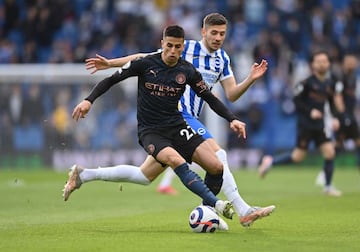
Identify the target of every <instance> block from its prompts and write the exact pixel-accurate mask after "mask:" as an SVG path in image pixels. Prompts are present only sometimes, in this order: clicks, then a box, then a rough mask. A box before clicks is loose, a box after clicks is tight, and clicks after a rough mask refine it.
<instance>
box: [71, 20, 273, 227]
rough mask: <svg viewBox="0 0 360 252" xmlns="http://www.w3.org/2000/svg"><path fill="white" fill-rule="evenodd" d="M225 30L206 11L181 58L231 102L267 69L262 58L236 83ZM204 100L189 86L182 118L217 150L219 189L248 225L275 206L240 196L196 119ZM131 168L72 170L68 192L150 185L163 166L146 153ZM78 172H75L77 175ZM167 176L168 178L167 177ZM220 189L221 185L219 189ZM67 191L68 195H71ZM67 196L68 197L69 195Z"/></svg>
mask: <svg viewBox="0 0 360 252" xmlns="http://www.w3.org/2000/svg"><path fill="white" fill-rule="evenodd" d="M226 31H227V20H226V18H225V17H224V16H223V15H221V14H219V13H211V14H208V15H207V16H206V17H205V18H204V20H203V28H202V30H201V33H202V40H201V41H194V40H185V45H184V51H183V53H182V57H183V58H184V59H186V60H187V61H189V62H191V63H192V64H193V65H194V66H195V68H196V69H197V70H198V71H199V72H200V73H201V74H202V76H203V79H204V81H205V83H206V84H207V86H208V87H209V89H212V87H213V86H214V85H215V84H216V83H218V82H220V84H221V85H222V87H223V89H224V91H225V94H226V97H227V98H228V99H229V100H230V101H232V102H234V101H236V100H237V99H238V98H239V97H241V95H242V94H243V93H244V92H246V90H247V89H248V88H249V87H250V86H251V85H252V84H253V83H254V82H255V80H257V79H258V78H260V77H262V76H263V75H264V73H265V72H266V70H267V62H266V61H265V60H263V61H262V62H261V63H260V64H257V63H254V64H253V65H252V67H251V71H250V74H249V75H248V77H247V78H246V79H245V80H244V81H242V82H241V83H239V84H237V83H236V80H235V78H234V75H233V72H232V70H231V66H230V57H229V56H228V54H227V53H226V52H225V51H224V50H223V49H222V48H221V46H222V45H223V43H224V39H225V36H226ZM146 55H147V54H143V53H139V54H134V55H129V56H127V57H122V58H116V59H106V58H105V57H102V56H100V55H97V57H96V58H91V59H88V60H87V64H86V67H87V69H89V70H93V71H92V73H95V72H96V71H97V70H102V69H107V68H110V67H121V66H123V65H124V64H126V63H127V62H128V61H131V60H134V59H136V58H138V57H144V56H146ZM203 102H204V101H203V100H202V99H201V98H200V97H198V96H196V94H195V92H194V91H193V90H191V89H188V88H187V89H186V90H185V93H184V95H183V97H182V98H181V100H180V104H179V107H180V108H179V110H180V111H181V112H182V114H183V117H184V119H186V121H187V123H188V124H189V125H190V126H191V127H192V128H193V129H194V130H195V131H196V132H199V133H201V135H202V136H203V137H204V139H205V140H206V142H207V143H208V144H210V146H211V147H212V149H213V150H214V151H215V152H216V155H217V156H218V158H219V159H220V161H221V162H222V164H223V169H224V172H223V185H222V188H221V189H222V191H223V192H224V194H225V196H226V197H227V199H228V200H229V201H231V202H232V203H233V206H234V208H235V211H236V213H237V214H238V216H239V220H240V223H241V224H242V225H243V226H250V225H251V224H252V223H253V222H254V221H256V220H257V219H259V218H262V217H265V216H268V215H269V214H270V213H272V212H273V211H274V209H275V206H273V205H271V206H268V207H252V206H250V205H249V204H247V203H246V202H245V200H244V199H243V198H242V197H241V196H240V194H239V191H238V189H237V185H236V182H235V179H234V177H233V175H232V173H231V171H230V169H229V166H228V162H227V156H226V151H225V150H224V149H222V148H221V147H220V146H219V145H218V144H217V143H216V141H215V140H214V139H213V137H212V135H211V134H210V133H209V132H208V130H207V129H206V127H205V126H204V125H203V124H202V123H201V122H199V121H198V120H197V118H198V117H199V115H200V112H201V109H202V106H203ZM126 167H130V166H129V165H118V166H115V167H109V168H107V169H105V168H101V169H81V172H79V171H74V172H73V174H74V176H72V174H70V180H71V178H72V177H73V180H74V181H77V183H70V186H71V185H72V184H74V186H72V187H71V188H67V191H69V192H70V193H71V192H72V191H73V190H75V189H77V188H79V187H80V186H81V184H82V183H84V182H88V181H93V180H107V181H124V179H126V181H129V179H131V180H132V181H136V182H137V183H139V184H144V185H146V184H149V182H150V181H153V180H154V179H155V178H156V177H157V176H158V175H159V174H160V173H161V172H163V171H164V169H163V168H162V167H161V165H159V163H157V162H156V160H154V159H153V158H152V157H151V156H149V157H148V158H147V159H146V160H145V162H144V163H143V164H142V165H141V166H140V167H135V166H131V167H132V169H128V171H127V173H123V171H125V169H124V168H126ZM139 169H140V170H141V171H142V173H143V174H144V175H145V177H146V178H147V180H146V181H145V180H144V179H137V178H136V176H134V174H135V173H136V171H137V170H139ZM77 174H78V175H77ZM172 174H173V172H172V171H167V174H165V178H167V179H168V180H169V181H171V177H172V176H173V175H172ZM169 177H170V178H169ZM204 180H205V184H207V185H208V184H209V183H211V179H210V178H208V177H207V176H205V179H204ZM219 191H220V188H219ZM70 193H69V195H70ZM69 195H68V196H69Z"/></svg>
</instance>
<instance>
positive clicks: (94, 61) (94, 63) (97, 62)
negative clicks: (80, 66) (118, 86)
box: [85, 54, 110, 74]
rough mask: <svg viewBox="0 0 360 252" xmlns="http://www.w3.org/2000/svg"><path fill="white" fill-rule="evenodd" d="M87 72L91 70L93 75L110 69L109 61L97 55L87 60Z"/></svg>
mask: <svg viewBox="0 0 360 252" xmlns="http://www.w3.org/2000/svg"><path fill="white" fill-rule="evenodd" d="M85 62H86V63H85V68H86V70H91V74H94V73H96V72H97V71H98V70H104V69H108V68H110V63H109V60H108V59H107V58H105V57H103V56H101V55H99V54H96V57H95V58H88V59H85Z"/></svg>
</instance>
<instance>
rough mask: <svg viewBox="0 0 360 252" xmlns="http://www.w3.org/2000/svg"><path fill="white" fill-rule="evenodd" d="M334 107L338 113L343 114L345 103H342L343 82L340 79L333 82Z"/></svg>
mask: <svg viewBox="0 0 360 252" xmlns="http://www.w3.org/2000/svg"><path fill="white" fill-rule="evenodd" d="M334 89H335V90H334V97H333V100H334V107H335V109H336V111H337V113H339V114H343V113H345V104H344V99H343V95H342V92H343V90H344V83H342V82H341V81H340V80H337V81H336V83H335V88H334Z"/></svg>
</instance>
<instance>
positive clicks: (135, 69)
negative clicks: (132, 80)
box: [85, 59, 142, 103]
mask: <svg viewBox="0 0 360 252" xmlns="http://www.w3.org/2000/svg"><path fill="white" fill-rule="evenodd" d="M141 62H142V61H141V59H138V60H134V61H129V62H128V63H126V64H125V65H124V66H123V67H121V68H119V70H117V71H116V72H115V73H114V74H113V75H111V76H110V77H107V78H105V79H103V80H102V81H100V82H99V83H98V84H96V85H95V87H94V88H93V89H92V90H91V92H90V94H89V96H87V97H86V98H85V100H88V101H89V102H91V103H93V102H94V101H95V100H96V99H97V98H98V97H99V96H101V95H102V94H104V93H105V92H107V91H108V90H109V89H110V88H111V87H112V86H114V85H115V84H117V83H119V82H120V81H122V80H125V79H127V78H129V77H131V76H138V75H139V74H140V72H141V66H142V64H141Z"/></svg>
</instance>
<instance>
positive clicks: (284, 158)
mask: <svg viewBox="0 0 360 252" xmlns="http://www.w3.org/2000/svg"><path fill="white" fill-rule="evenodd" d="M290 163H293V160H292V158H291V152H289V153H284V154H280V155H277V156H275V157H274V160H273V163H272V164H273V165H281V164H290Z"/></svg>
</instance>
